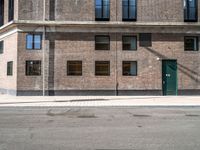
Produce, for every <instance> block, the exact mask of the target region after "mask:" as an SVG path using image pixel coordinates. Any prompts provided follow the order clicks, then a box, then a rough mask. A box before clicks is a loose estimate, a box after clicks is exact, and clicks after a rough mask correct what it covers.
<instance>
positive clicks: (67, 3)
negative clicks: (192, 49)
mask: <svg viewBox="0 0 200 150" xmlns="http://www.w3.org/2000/svg"><path fill="white" fill-rule="evenodd" d="M50 1H52V0H46V19H49V18H50V16H49V15H50V11H52V9H53V8H52V7H51V9H50ZM53 5H55V7H54V8H55V10H54V11H55V14H54V15H55V16H54V18H55V20H57V21H94V20H95V0H55V2H53ZM110 6H111V7H110V20H111V21H116V20H117V21H121V20H122V1H121V0H110ZM198 6H199V7H200V1H198ZM137 9H138V11H137V18H138V19H137V21H138V22H183V20H184V19H183V0H138V4H137ZM198 14H199V16H200V11H198ZM42 16H43V0H34V1H33V0H19V20H42ZM199 21H200V17H199Z"/></svg>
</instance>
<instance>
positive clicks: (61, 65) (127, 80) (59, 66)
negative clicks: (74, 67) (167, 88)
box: [18, 33, 200, 90]
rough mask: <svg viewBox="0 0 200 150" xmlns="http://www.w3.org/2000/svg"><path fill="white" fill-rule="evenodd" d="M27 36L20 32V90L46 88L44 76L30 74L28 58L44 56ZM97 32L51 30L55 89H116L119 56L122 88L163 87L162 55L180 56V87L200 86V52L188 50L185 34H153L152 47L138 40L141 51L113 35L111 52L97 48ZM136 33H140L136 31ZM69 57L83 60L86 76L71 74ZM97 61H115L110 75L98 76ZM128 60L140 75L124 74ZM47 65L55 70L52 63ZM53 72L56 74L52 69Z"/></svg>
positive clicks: (198, 87) (120, 84)
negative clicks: (125, 47)
mask: <svg viewBox="0 0 200 150" xmlns="http://www.w3.org/2000/svg"><path fill="white" fill-rule="evenodd" d="M105 34H107V33H105ZM130 34H131V33H130ZM25 35H26V34H25V33H20V34H19V43H21V44H20V46H19V51H18V53H19V55H18V56H19V59H18V90H39V89H42V76H39V77H26V76H25V61H26V60H29V59H30V60H38V59H42V51H26V50H25V43H24V41H25V39H24V38H25ZM95 35H96V34H95V33H51V34H49V35H48V39H49V40H51V42H53V45H54V46H53V47H54V48H53V49H52V48H50V51H52V50H53V52H50V53H49V54H51V55H53V57H49V58H50V60H51V61H53V62H54V64H53V65H54V66H53V68H54V71H53V78H52V79H54V80H53V84H51V86H52V85H53V86H54V89H55V90H114V89H115V87H116V80H115V79H116V57H117V72H118V75H117V77H118V82H119V89H120V90H148V89H149V90H161V89H162V79H161V78H162V75H161V74H162V71H161V70H162V69H161V64H162V63H161V61H159V60H158V58H160V59H177V61H178V64H179V65H178V68H179V69H178V83H179V89H200V84H199V82H200V81H199V80H200V74H199V72H200V61H199V60H200V52H199V51H198V52H186V51H184V35H183V34H152V40H153V41H152V42H153V43H152V47H149V48H144V47H140V46H139V41H138V50H137V51H122V35H123V34H117V35H116V34H109V35H110V38H111V50H110V51H95V42H94V37H95ZM97 35H98V34H97ZM125 35H127V34H125ZM132 35H137V36H138V34H136V33H132ZM138 39H139V38H138ZM48 47H49V46H48ZM116 49H117V53H116ZM47 57H48V56H47ZM67 60H82V61H83V76H81V77H71V76H67V72H66V69H67V68H66V65H67ZM96 60H109V61H110V62H111V70H110V71H111V75H110V76H108V77H96V76H95V61H96ZM126 60H131V61H138V76H136V77H126V76H122V61H126ZM47 68H51V69H52V67H49V66H48V67H47ZM50 72H51V73H52V70H51V71H50ZM46 86H48V85H46ZM46 88H47V87H46ZM50 89H53V87H51V88H50Z"/></svg>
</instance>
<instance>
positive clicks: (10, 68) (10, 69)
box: [7, 61, 13, 76]
mask: <svg viewBox="0 0 200 150" xmlns="http://www.w3.org/2000/svg"><path fill="white" fill-rule="evenodd" d="M12 75H13V61H9V62H7V76H12Z"/></svg>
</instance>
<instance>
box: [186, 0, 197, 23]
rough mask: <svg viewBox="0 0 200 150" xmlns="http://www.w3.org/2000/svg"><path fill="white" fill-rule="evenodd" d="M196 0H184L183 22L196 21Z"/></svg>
mask: <svg viewBox="0 0 200 150" xmlns="http://www.w3.org/2000/svg"><path fill="white" fill-rule="evenodd" d="M197 6H198V5H197V0H184V20H185V22H190V21H191V22H193V21H194V22H196V21H197V20H198V19H197V18H198V17H197V16H198V15H197Z"/></svg>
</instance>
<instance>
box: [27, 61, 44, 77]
mask: <svg viewBox="0 0 200 150" xmlns="http://www.w3.org/2000/svg"><path fill="white" fill-rule="evenodd" d="M26 75H27V76H40V75H41V61H40V60H28V61H26Z"/></svg>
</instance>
